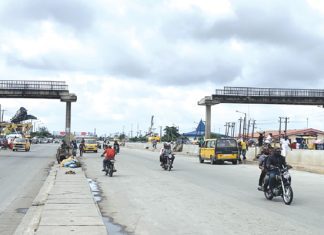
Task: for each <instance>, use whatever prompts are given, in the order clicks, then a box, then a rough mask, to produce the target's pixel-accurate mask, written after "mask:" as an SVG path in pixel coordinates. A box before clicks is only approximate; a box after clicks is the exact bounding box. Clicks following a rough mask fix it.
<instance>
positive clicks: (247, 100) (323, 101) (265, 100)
mask: <svg viewBox="0 0 324 235" xmlns="http://www.w3.org/2000/svg"><path fill="white" fill-rule="evenodd" d="M220 103H232V104H234V103H238V104H281V105H324V97H323V98H320V97H275V96H271V97H269V96H258V97H255V96H228V95H227V96H222V95H212V104H220Z"/></svg>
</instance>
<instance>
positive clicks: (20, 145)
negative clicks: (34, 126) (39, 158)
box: [12, 138, 30, 152]
mask: <svg viewBox="0 0 324 235" xmlns="http://www.w3.org/2000/svg"><path fill="white" fill-rule="evenodd" d="M18 150H24V151H26V152H28V151H29V150H30V142H29V139H26V138H17V139H15V140H14V142H13V147H12V151H18Z"/></svg>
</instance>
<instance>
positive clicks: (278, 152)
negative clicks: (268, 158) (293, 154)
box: [273, 147, 281, 155]
mask: <svg viewBox="0 0 324 235" xmlns="http://www.w3.org/2000/svg"><path fill="white" fill-rule="evenodd" d="M273 153H274V154H275V155H280V154H281V149H280V148H278V147H277V148H275V149H274V150H273Z"/></svg>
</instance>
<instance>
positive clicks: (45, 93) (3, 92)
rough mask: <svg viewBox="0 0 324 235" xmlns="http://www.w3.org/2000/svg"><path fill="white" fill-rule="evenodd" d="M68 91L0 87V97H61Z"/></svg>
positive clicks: (67, 93)
mask: <svg viewBox="0 0 324 235" xmlns="http://www.w3.org/2000/svg"><path fill="white" fill-rule="evenodd" d="M66 95H69V92H68V91H64V92H62V91H51V90H8V89H0V98H31V99H61V97H62V96H66Z"/></svg>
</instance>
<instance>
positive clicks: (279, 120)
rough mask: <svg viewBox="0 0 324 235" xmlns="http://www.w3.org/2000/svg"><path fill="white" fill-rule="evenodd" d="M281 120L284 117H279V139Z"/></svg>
mask: <svg viewBox="0 0 324 235" xmlns="http://www.w3.org/2000/svg"><path fill="white" fill-rule="evenodd" d="M281 119H284V117H279V138H280V136H281V123H282V121H281Z"/></svg>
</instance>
